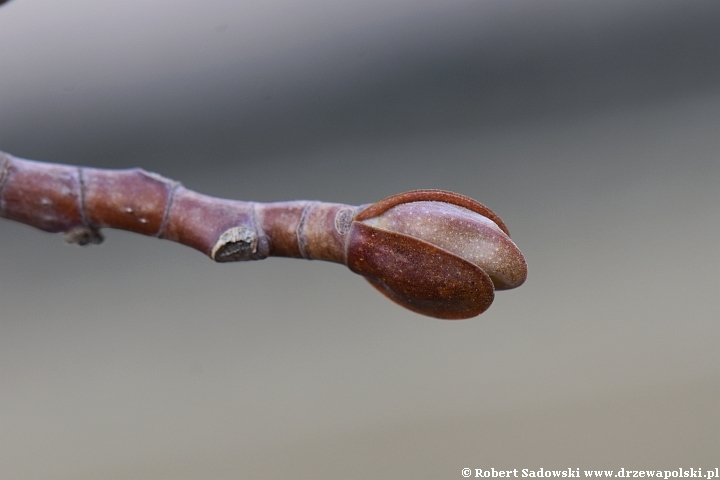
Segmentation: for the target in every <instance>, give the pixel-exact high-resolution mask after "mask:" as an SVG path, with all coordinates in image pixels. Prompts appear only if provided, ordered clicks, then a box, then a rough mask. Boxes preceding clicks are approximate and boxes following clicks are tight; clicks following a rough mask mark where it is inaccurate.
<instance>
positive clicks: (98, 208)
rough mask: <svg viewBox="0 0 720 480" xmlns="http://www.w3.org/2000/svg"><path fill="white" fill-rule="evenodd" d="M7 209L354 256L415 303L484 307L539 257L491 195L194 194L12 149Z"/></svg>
mask: <svg viewBox="0 0 720 480" xmlns="http://www.w3.org/2000/svg"><path fill="white" fill-rule="evenodd" d="M0 217H4V218H7V219H10V220H15V221H17V222H21V223H25V224H27V225H32V226H34V227H37V228H39V229H41V230H45V231H47V232H64V233H65V238H66V240H67V241H68V242H70V243H76V244H79V245H88V244H98V243H101V242H102V239H103V237H102V235H101V234H100V229H101V228H117V229H121V230H129V231H132V232H136V233H141V234H144V235H149V236H154V237H158V238H164V239H166V240H172V241H175V242H179V243H182V244H184V245H188V246H190V247H192V248H195V249H197V250H199V251H201V252H203V253H205V254H206V255H208V256H210V258H212V259H213V260H215V261H217V262H234V261H240V260H260V259H263V258H266V257H268V256H280V257H295V258H306V259H309V260H327V261H331V262H336V263H342V264H345V265H347V266H348V267H349V268H350V270H352V271H354V272H355V273H358V274H360V275H363V276H364V277H365V278H367V280H368V281H369V282H370V283H371V284H372V285H373V286H374V287H375V288H377V289H378V290H379V291H380V292H382V293H383V294H385V295H386V296H387V297H389V298H390V299H392V300H393V301H395V302H397V303H399V304H400V305H402V306H404V307H406V308H409V309H411V310H413V311H415V312H418V313H421V314H424V315H429V316H433V317H438V318H447V319H459V318H469V317H473V316H475V315H479V314H480V313H482V312H483V311H485V310H486V309H487V308H488V307H489V306H490V304H491V303H492V301H493V298H494V291H495V290H496V289H507V288H514V287H517V286H519V285H520V284H522V283H523V282H524V281H525V277H526V274H527V266H526V263H525V259H524V258H523V255H522V253H520V250H519V249H518V248H517V247H516V246H515V244H514V243H513V242H512V240H510V237H509V232H508V230H507V228H506V227H505V225H504V224H503V222H502V220H500V218H499V217H498V216H497V215H496V214H495V213H493V212H492V211H491V210H490V209H488V208H487V207H485V206H483V205H481V204H480V203H478V202H476V201H474V200H472V199H470V198H467V197H464V196H462V195H458V194H456V193H451V192H445V191H440V190H415V191H412V192H406V193H401V194H399V195H394V196H391V197H388V198H386V199H385V200H382V201H380V202H377V203H374V204H372V205H363V206H359V207H356V206H350V205H343V204H337V203H324V202H312V201H293V202H278V203H257V202H242V201H236V200H225V199H220V198H214V197H209V196H206V195H201V194H199V193H196V192H193V191H192V190H188V189H187V188H185V187H183V186H182V185H181V184H179V183H178V182H175V181H173V180H169V179H167V178H164V177H161V176H159V175H157V174H154V173H149V172H146V171H144V170H141V169H130V170H103V169H96V168H85V167H76V166H69V165H59V164H54V163H44V162H37V161H32V160H23V159H19V158H15V157H12V156H10V155H8V154H4V153H2V152H0Z"/></svg>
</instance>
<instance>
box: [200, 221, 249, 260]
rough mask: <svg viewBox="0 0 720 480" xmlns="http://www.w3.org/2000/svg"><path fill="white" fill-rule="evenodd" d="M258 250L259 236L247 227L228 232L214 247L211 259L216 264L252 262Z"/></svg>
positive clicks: (221, 236)
mask: <svg viewBox="0 0 720 480" xmlns="http://www.w3.org/2000/svg"><path fill="white" fill-rule="evenodd" d="M257 249H258V236H257V233H255V231H253V230H251V229H249V228H247V227H242V226H241V227H233V228H231V229H229V230H226V231H225V232H224V233H223V234H222V235H220V238H219V239H218V241H217V243H216V244H215V246H214V247H213V249H212V251H211V253H210V258H212V259H213V260H215V261H216V262H220V263H224V262H240V261H243V260H251V259H252V258H253V256H254V255H255V253H256V252H257Z"/></svg>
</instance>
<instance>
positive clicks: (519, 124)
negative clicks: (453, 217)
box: [0, 0, 720, 479]
mask: <svg viewBox="0 0 720 480" xmlns="http://www.w3.org/2000/svg"><path fill="white" fill-rule="evenodd" d="M0 45H2V48H1V49H0V149H2V150H5V151H7V152H10V153H12V154H14V155H16V156H19V157H23V158H33V159H38V160H51V161H56V162H65V163H73V164H83V165H91V166H98V167H108V168H121V167H130V166H142V167H143V168H146V169H148V170H153V171H157V172H159V173H161V174H163V175H165V176H168V177H171V178H174V179H177V180H180V181H182V182H183V183H184V184H185V185H186V186H188V187H190V188H193V189H196V190H198V191H201V192H203V193H207V194H212V195H217V196H224V197H230V198H239V199H246V200H260V201H270V200H287V199H296V198H297V199H299V198H305V199H321V200H326V201H334V202H343V203H351V204H360V203H366V202H372V201H375V200H378V199H381V198H383V197H385V196H387V195H390V194H393V193H397V192H401V191H404V190H408V189H414V188H442V189H447V190H453V191H456V192H459V193H462V194H465V195H468V196H471V197H473V198H475V199H477V200H479V201H481V202H483V203H485V204H486V205H488V206H489V207H490V208H492V209H493V210H495V211H496V212H498V213H499V214H500V215H501V216H502V218H503V220H505V222H506V223H507V224H508V226H509V228H510V231H511V233H512V235H513V239H514V240H515V241H516V243H517V244H518V245H519V246H520V248H521V249H522V251H523V252H524V253H525V255H526V258H527V261H528V265H529V278H528V281H527V283H526V284H525V285H523V286H522V287H521V288H520V289H518V290H514V291H509V292H501V293H499V294H498V295H497V297H496V300H495V304H494V305H493V306H492V308H491V309H490V310H489V311H488V312H486V313H485V314H483V315H482V316H481V317H478V318H475V319H471V320H466V321H461V322H446V321H439V320H433V319H429V318H425V317H421V316H418V315H415V314H413V313H411V312H408V311H405V310H403V309H401V308H400V307H398V306H396V305H394V304H392V303H391V302H389V301H388V300H386V299H385V298H383V297H382V296H380V295H378V294H377V293H376V292H375V291H374V290H373V289H372V288H371V287H370V286H369V285H367V284H366V282H365V281H364V280H363V279H362V278H360V277H357V276H355V275H353V274H352V273H350V272H349V271H347V270H346V269H344V268H343V267H340V266H337V265H332V264H324V263H321V262H307V261H300V260H290V259H268V260H265V261H262V262H255V263H247V264H226V265H218V264H214V263H213V262H212V261H210V260H209V259H207V258H204V257H203V256H202V255H200V254H198V253H197V252H195V251H193V250H190V249H188V248H186V247H183V246H180V245H176V244H172V243H169V242H164V241H158V240H155V239H152V238H146V237H141V236H137V235H132V234H127V233H124V232H117V231H108V232H106V236H107V240H106V243H105V244H103V245H102V246H99V247H88V248H82V249H81V248H76V247H70V246H66V245H65V244H64V243H63V240H62V237H61V236H59V235H49V234H45V233H42V232H40V231H36V230H33V229H31V228H29V227H25V226H22V225H19V224H14V223H11V222H9V221H6V220H1V221H0V248H2V252H4V253H3V254H2V255H0V477H2V478H12V479H48V478H53V479H99V478H103V479H196V478H208V479H226V478H250V479H279V478H306V479H325V478H327V479H330V478H332V479H368V478H377V479H385V478H387V479H390V478H392V479H396V478H413V479H438V478H448V479H452V478H462V476H461V469H462V468H464V467H468V468H473V469H474V468H490V467H494V468H496V469H501V468H508V469H512V468H518V469H521V468H533V469H538V468H540V467H542V468H545V469H563V468H568V467H570V468H579V469H580V470H582V469H591V468H593V469H606V470H618V469H620V468H621V467H622V468H626V469H630V468H647V469H669V468H679V467H682V468H691V467H692V468H714V467H718V466H720V455H719V454H718V452H720V408H719V405H718V400H720V300H719V298H720V295H719V293H720V290H719V288H718V286H719V285H720V268H719V267H720V253H719V250H718V238H720V221H719V218H718V214H717V209H718V206H719V205H720V188H719V187H720V162H719V161H718V153H719V152H720V3H717V2H712V1H698V2H680V1H674V2H669V1H624V0H623V1H619V0H618V1H615V0H606V1H589V2H574V1H570V0H543V1H517V2H515V1H513V2H510V1H500V0H487V1H477V0H476V1H454V2H447V1H442V2H441V1H434V0H420V1H418V0H415V1H410V0H392V1H389V2H388V1H384V2H380V1H365V2H361V1H357V0H352V1H347V2H329V1H322V0H308V1H303V2H299V1H293V0H275V1H272V2H260V1H255V0H251V1H242V2H236V1H229V0H217V1H210V2H199V1H192V0H177V1H174V2H168V1H160V0H143V1H139V0H130V1H125V2H93V1H90V0H57V1H54V2H41V1H39V0H13V1H11V2H9V3H8V4H6V5H4V6H3V7H2V8H0Z"/></svg>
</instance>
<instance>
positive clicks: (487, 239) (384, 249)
mask: <svg viewBox="0 0 720 480" xmlns="http://www.w3.org/2000/svg"><path fill="white" fill-rule="evenodd" d="M346 245H347V247H346V248H347V250H346V261H347V265H348V267H349V268H350V269H351V270H352V271H354V272H355V273H358V274H360V275H363V276H364V277H365V278H366V279H367V280H368V281H369V282H370V283H371V284H372V285H373V286H374V287H375V288H377V289H378V290H379V291H380V292H382V293H383V294H384V295H386V296H387V297H389V298H390V299H391V300H393V301H395V302H397V303H399V304H400V305H402V306H404V307H406V308H409V309H410V310H413V311H414V312H417V313H421V314H424V315H429V316H432V317H437V318H444V319H461V318H470V317H474V316H476V315H479V314H481V313H482V312H484V311H485V310H487V308H488V307H490V304H491V303H492V301H493V299H494V296H495V290H496V289H497V290H504V289H509V288H515V287H518V286H520V285H521V284H522V283H523V282H524V281H525V278H526V276H527V264H526V263H525V258H524V257H523V255H522V253H521V252H520V250H519V249H518V248H517V246H516V245H515V244H514V243H513V241H512V240H510V236H509V232H508V230H507V228H506V227H505V224H504V223H503V222H502V220H500V217H498V216H497V215H496V214H495V213H493V212H492V211H491V210H490V209H488V208H487V207H485V206H483V205H482V204H480V203H478V202H476V201H474V200H472V199H470V198H468V197H464V196H462V195H458V194H455V193H451V192H444V191H440V190H416V191H412V192H406V193H401V194H399V195H394V196H392V197H389V198H386V199H385V200H382V201H380V202H377V203H374V204H372V205H370V206H369V207H366V208H365V209H363V210H361V211H360V212H359V213H358V214H357V215H356V216H355V218H354V219H353V222H352V225H351V229H350V232H349V234H348V241H347V244H346Z"/></svg>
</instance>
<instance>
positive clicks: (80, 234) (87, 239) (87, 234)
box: [65, 226, 105, 246]
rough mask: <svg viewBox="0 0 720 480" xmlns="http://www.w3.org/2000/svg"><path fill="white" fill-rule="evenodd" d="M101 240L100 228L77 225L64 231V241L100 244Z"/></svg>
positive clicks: (79, 243)
mask: <svg viewBox="0 0 720 480" xmlns="http://www.w3.org/2000/svg"><path fill="white" fill-rule="evenodd" d="M103 240H105V237H103V236H102V233H100V230H97V229H95V228H91V227H85V226H79V227H75V228H72V229H70V230H68V231H67V232H65V241H66V242H67V243H73V244H75V245H80V246H85V245H100V244H101V243H102V242H103Z"/></svg>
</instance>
